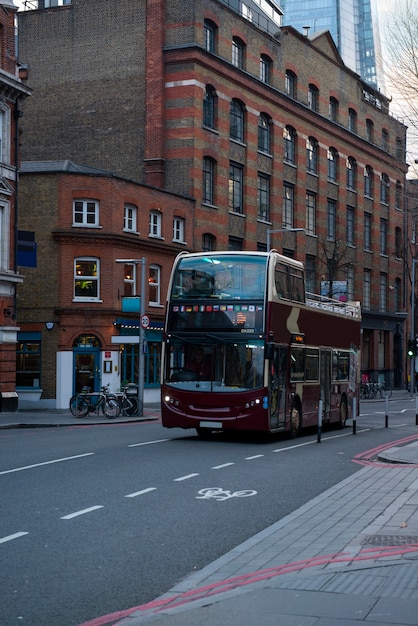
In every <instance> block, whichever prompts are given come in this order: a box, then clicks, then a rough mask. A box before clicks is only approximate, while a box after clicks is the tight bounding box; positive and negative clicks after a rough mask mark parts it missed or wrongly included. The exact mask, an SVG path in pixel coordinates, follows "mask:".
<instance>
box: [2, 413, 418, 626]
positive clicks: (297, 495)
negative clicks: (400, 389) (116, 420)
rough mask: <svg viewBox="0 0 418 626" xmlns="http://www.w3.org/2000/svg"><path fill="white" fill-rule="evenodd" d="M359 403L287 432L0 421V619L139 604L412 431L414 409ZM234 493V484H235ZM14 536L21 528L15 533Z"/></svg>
mask: <svg viewBox="0 0 418 626" xmlns="http://www.w3.org/2000/svg"><path fill="white" fill-rule="evenodd" d="M383 410H384V406H383V405H382V403H377V404H368V405H363V407H362V413H363V416H362V417H361V418H360V419H358V420H357V435H356V436H354V435H353V434H352V430H351V429H350V428H346V429H344V430H343V431H339V430H333V431H323V433H322V437H321V443H317V435H316V432H311V433H307V434H305V435H304V436H303V437H301V438H299V439H296V440H288V439H274V440H263V439H260V438H258V439H254V438H227V437H222V436H220V437H218V436H217V437H216V438H214V439H212V440H208V441H205V440H201V439H199V438H198V437H196V436H195V435H194V433H193V432H192V431H190V432H188V431H180V430H173V431H171V430H170V431H169V430H165V429H163V428H162V427H161V426H160V425H159V424H135V425H132V424H129V425H125V424H123V425H122V424H121V425H116V424H115V425H112V426H109V425H106V426H105V427H103V426H94V427H69V428H59V429H46V428H45V429H44V428H41V429H36V430H27V429H25V430H13V429H12V430H7V431H0V492H1V503H2V504H1V516H0V560H1V568H0V588H1V598H2V600H1V616H0V622H1V624H2V626H14V625H15V624H23V625H25V624H26V625H30V626H51V625H54V626H76V625H78V624H81V623H83V622H85V621H87V620H89V619H93V618H94V617H97V616H99V615H102V614H106V613H111V612H114V611H116V610H119V609H124V608H128V607H131V606H137V605H139V604H142V603H144V602H147V601H150V600H152V599H154V598H155V597H157V596H158V595H160V594H161V593H163V592H165V591H167V590H168V589H169V588H170V587H171V586H173V585H174V584H175V583H176V582H178V581H179V580H180V579H181V578H183V577H184V576H186V575H188V574H189V573H190V572H191V571H193V570H194V569H199V568H201V567H202V566H204V565H206V564H207V563H209V562H211V561H213V560H214V559H215V558H217V557H219V556H221V555H222V554H224V553H225V552H227V551H228V550H230V549H232V548H233V547H234V546H236V545H238V544H239V543H241V542H242V541H244V540H245V539H247V538H248V537H250V536H252V535H253V534H254V533H256V532H258V531H260V530H262V529H263V528H265V527H267V526H269V525H270V524H271V523H273V522H276V521H277V520H278V519H280V518H281V517H283V516H285V515H287V514H288V513H290V512H291V511H293V510H295V509H296V508H298V507H299V506H301V505H302V504H304V503H305V502H306V501H308V500H310V499H311V498H313V497H315V496H316V495H318V494H319V493H322V492H323V491H324V490H326V489H328V488H329V487H330V486H331V485H334V484H336V483H338V482H339V481H341V480H342V479H344V478H345V477H347V476H349V475H350V474H352V473H354V472H356V471H357V470H358V469H359V466H358V465H356V464H355V463H353V462H352V460H351V459H352V457H353V456H354V455H355V454H357V453H359V452H362V451H365V450H368V449H371V448H373V447H375V446H378V445H380V444H381V443H384V442H387V441H396V440H397V439H400V438H401V437H404V436H406V435H408V434H411V433H416V426H415V406H412V405H411V403H410V402H405V403H402V404H401V403H400V405H399V407H397V410H396V411H395V410H394V409H391V418H390V424H389V426H390V427H389V428H385V427H384V423H385V422H384V414H382V411H383ZM242 492H244V493H242ZM20 533H22V534H20Z"/></svg>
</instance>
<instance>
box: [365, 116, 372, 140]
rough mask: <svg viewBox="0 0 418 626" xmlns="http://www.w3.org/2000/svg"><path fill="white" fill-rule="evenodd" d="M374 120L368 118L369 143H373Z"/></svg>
mask: <svg viewBox="0 0 418 626" xmlns="http://www.w3.org/2000/svg"><path fill="white" fill-rule="evenodd" d="M373 130H374V129H373V122H372V120H368V119H367V120H366V140H367V141H368V142H369V143H373Z"/></svg>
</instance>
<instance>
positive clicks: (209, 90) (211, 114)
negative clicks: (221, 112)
mask: <svg viewBox="0 0 418 626" xmlns="http://www.w3.org/2000/svg"><path fill="white" fill-rule="evenodd" d="M216 114H217V96H216V90H215V88H214V87H213V86H212V85H206V88H205V96H204V98H203V120H202V121H203V127H204V128H209V129H210V130H216V126H217V120H216Z"/></svg>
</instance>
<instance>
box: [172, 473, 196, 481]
mask: <svg viewBox="0 0 418 626" xmlns="http://www.w3.org/2000/svg"><path fill="white" fill-rule="evenodd" d="M195 476H199V474H187V475H186V476H180V477H179V478H174V482H180V481H181V480H189V478H194V477H195Z"/></svg>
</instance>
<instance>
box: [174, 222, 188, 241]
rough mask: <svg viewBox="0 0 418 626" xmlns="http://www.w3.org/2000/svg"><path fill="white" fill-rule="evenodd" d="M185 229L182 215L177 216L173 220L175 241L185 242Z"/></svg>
mask: <svg viewBox="0 0 418 626" xmlns="http://www.w3.org/2000/svg"><path fill="white" fill-rule="evenodd" d="M184 230H185V229H184V219H183V218H182V217H175V218H174V221H173V241H176V242H178V243H185V240H184Z"/></svg>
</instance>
